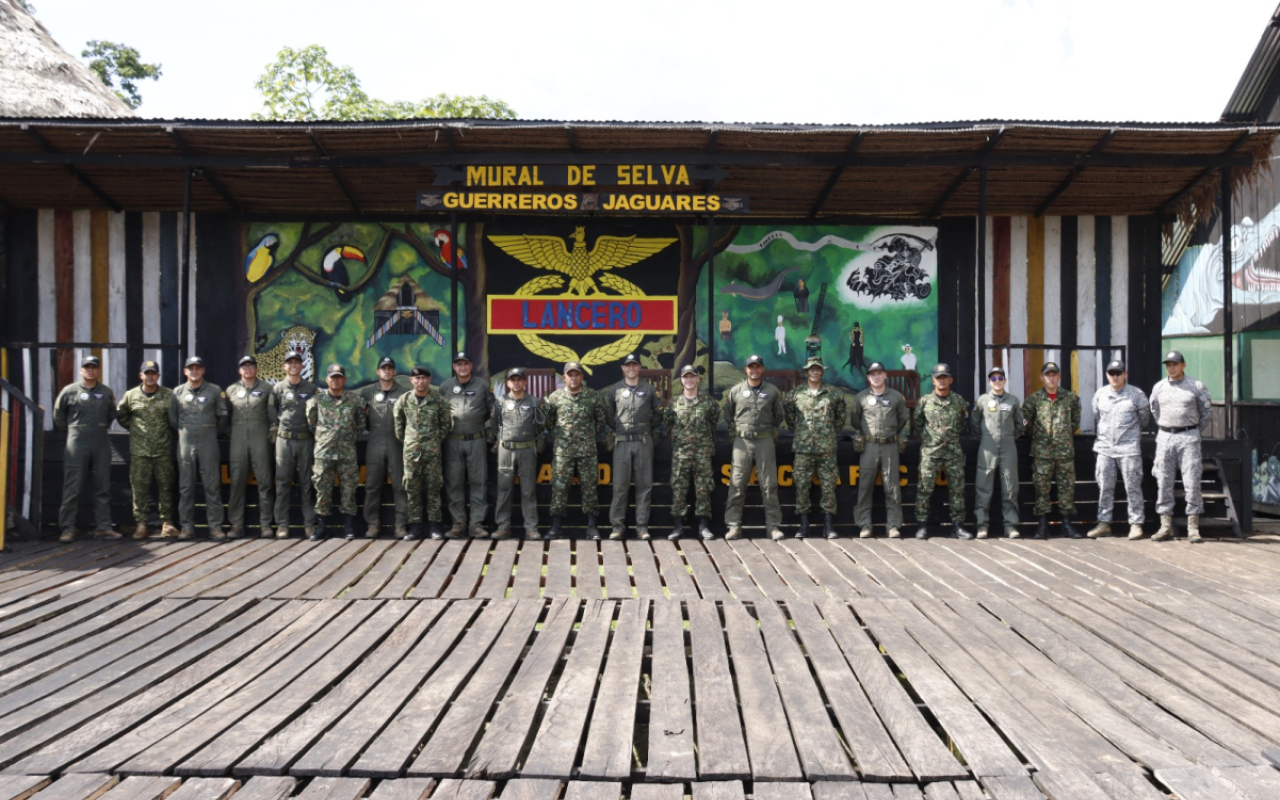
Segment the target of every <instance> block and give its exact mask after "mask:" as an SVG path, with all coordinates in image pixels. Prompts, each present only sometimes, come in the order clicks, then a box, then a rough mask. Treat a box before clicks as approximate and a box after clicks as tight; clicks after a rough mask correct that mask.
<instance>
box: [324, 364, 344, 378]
mask: <svg viewBox="0 0 1280 800" xmlns="http://www.w3.org/2000/svg"><path fill="white" fill-rule="evenodd" d="M325 375H327V376H330V377H332V376H334V375H341V376H342V377H344V378H345V377H347V371H346V370H345V369H343V368H342V365H341V364H330V365H329V369H327V370H325Z"/></svg>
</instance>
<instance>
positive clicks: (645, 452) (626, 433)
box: [603, 353, 662, 539]
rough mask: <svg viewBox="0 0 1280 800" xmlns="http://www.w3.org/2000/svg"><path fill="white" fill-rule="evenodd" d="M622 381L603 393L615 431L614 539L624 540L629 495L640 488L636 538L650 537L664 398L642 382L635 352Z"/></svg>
mask: <svg viewBox="0 0 1280 800" xmlns="http://www.w3.org/2000/svg"><path fill="white" fill-rule="evenodd" d="M622 376H623V377H622V380H620V381H618V382H617V383H615V384H613V385H612V386H610V387H609V388H608V389H605V390H604V392H603V396H604V402H605V414H606V416H607V417H608V420H609V425H610V427H612V428H613V437H614V439H613V440H614V445H613V503H612V504H611V505H610V506H609V522H610V524H611V526H612V531H611V532H610V533H609V538H610V539H621V538H622V537H623V534H624V533H625V531H626V524H627V495H628V494H630V491H631V482H632V478H634V479H635V485H636V535H637V536H639V537H640V538H641V539H648V538H649V506H650V503H651V502H652V495H653V440H654V436H655V434H656V431H655V430H654V429H655V428H657V427H658V426H659V425H661V424H662V398H660V397H658V390H657V389H655V388H653V384H651V383H649V382H648V381H646V380H641V379H640V359H639V358H638V357H637V356H636V354H635V353H632V354H630V355H628V356H627V357H626V358H625V359H623V361H622Z"/></svg>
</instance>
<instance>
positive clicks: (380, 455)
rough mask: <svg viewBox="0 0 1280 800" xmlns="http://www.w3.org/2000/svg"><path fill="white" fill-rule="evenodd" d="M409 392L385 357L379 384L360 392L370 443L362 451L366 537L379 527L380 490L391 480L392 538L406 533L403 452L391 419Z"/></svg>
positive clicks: (406, 500) (375, 531)
mask: <svg viewBox="0 0 1280 800" xmlns="http://www.w3.org/2000/svg"><path fill="white" fill-rule="evenodd" d="M407 391H408V389H406V388H404V387H403V386H401V385H400V384H398V383H396V362H395V361H394V360H393V359H390V358H384V359H382V360H381V361H379V362H378V382H377V383H371V384H369V385H368V386H366V387H364V388H363V389H361V390H360V396H361V397H363V398H364V401H365V403H367V404H368V406H369V444H368V446H367V447H366V448H365V451H364V521H365V524H366V525H367V526H368V528H367V529H366V531H365V536H368V537H369V538H371V539H372V538H374V537H376V536H377V535H378V528H379V527H381V525H382V490H383V487H385V486H386V483H387V478H388V477H390V479H391V495H392V497H394V498H395V505H396V527H395V535H396V536H404V535H405V534H406V533H408V532H409V531H408V525H409V502H408V495H406V494H405V493H404V453H403V452H402V451H401V448H400V442H399V441H398V440H397V439H396V421H395V417H394V412H395V406H396V401H397V400H399V399H400V397H401V395H403V394H404V393H405V392H407Z"/></svg>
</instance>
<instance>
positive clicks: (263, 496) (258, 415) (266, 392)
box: [227, 356, 276, 539]
mask: <svg viewBox="0 0 1280 800" xmlns="http://www.w3.org/2000/svg"><path fill="white" fill-rule="evenodd" d="M227 405H228V407H229V408H230V410H231V458H230V461H229V463H228V465H227V466H228V472H230V478H231V491H230V496H229V497H228V498H227V517H228V518H229V519H230V520H231V530H229V531H227V538H228V539H238V538H239V537H241V536H243V535H244V507H245V494H246V493H247V488H248V484H249V471H250V470H252V471H253V477H254V480H255V481H256V482H257V484H258V524H259V525H260V526H261V528H262V535H263V536H270V535H271V533H272V528H271V514H272V513H273V512H274V511H275V505H276V499H275V498H276V493H275V485H276V475H275V472H276V470H275V453H273V452H272V447H271V429H272V428H273V427H275V425H276V416H275V409H274V408H273V407H272V405H271V385H270V384H269V383H267V382H266V381H260V380H258V362H257V360H256V359H255V358H254V357H253V356H243V357H242V358H241V359H240V380H239V381H238V382H236V383H234V384H232V385H231V386H229V387H227Z"/></svg>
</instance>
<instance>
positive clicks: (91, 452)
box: [53, 356, 121, 542]
mask: <svg viewBox="0 0 1280 800" xmlns="http://www.w3.org/2000/svg"><path fill="white" fill-rule="evenodd" d="M101 374H102V362H101V361H99V360H98V357H97V356H85V357H84V358H83V359H81V361H80V380H79V381H78V382H76V383H72V384H70V385H68V386H66V387H65V388H64V389H63V390H62V391H61V392H60V393H59V394H58V399H57V400H56V401H54V404H53V424H54V425H55V426H56V427H57V428H58V429H59V430H63V431H66V432H67V449H66V456H65V457H64V458H63V461H62V507H61V508H60V509H59V511H58V527H59V528H61V529H62V535H61V536H60V537H58V540H59V541H62V542H71V541H74V540H75V538H76V512H78V511H79V510H80V490H81V489H82V488H83V487H84V483H85V481H86V480H88V478H89V475H90V473H92V474H93V516H94V530H93V538H95V539H119V538H121V536H120V534H119V533H118V532H116V531H113V530H112V529H111V442H110V441H109V440H108V439H107V428H110V427H111V422H112V421H113V420H114V419H115V418H116V398H115V394H114V393H112V391H111V387H109V386H107V385H106V384H105V383H99V382H98V377H99V376H100V375H101Z"/></svg>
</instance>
